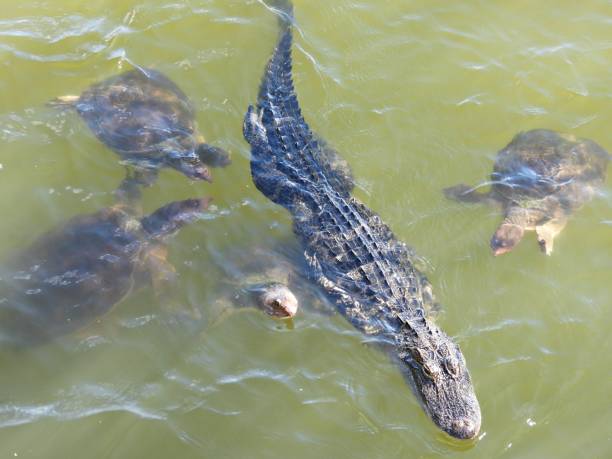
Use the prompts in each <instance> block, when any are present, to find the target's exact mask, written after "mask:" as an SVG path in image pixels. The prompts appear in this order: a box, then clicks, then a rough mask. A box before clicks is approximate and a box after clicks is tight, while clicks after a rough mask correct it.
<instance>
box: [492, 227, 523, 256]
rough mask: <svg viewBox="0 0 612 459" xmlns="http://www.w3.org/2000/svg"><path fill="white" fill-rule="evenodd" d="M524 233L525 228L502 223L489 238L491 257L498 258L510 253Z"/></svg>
mask: <svg viewBox="0 0 612 459" xmlns="http://www.w3.org/2000/svg"><path fill="white" fill-rule="evenodd" d="M524 233H525V228H524V227H523V226H521V225H517V224H516V223H507V222H504V223H502V224H501V225H499V227H498V228H497V231H495V234H494V235H493V237H492V238H491V250H492V251H493V255H495V256H498V255H502V254H504V253H507V252H510V251H511V250H512V249H514V247H515V246H516V245H517V244H518V243H519V242H520V240H521V239H522V238H523V234H524Z"/></svg>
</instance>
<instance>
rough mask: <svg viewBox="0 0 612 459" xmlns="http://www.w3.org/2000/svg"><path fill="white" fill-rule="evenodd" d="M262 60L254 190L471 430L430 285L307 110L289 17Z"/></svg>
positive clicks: (476, 413) (440, 421) (468, 395)
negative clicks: (434, 316)
mask: <svg viewBox="0 0 612 459" xmlns="http://www.w3.org/2000/svg"><path fill="white" fill-rule="evenodd" d="M282 15H283V17H284V19H282V20H281V25H282V30H281V34H280V39H279V42H278V44H277V47H276V50H275V52H274V54H273V55H272V57H271V59H270V61H269V63H268V66H267V68H266V71H265V74H264V77H263V81H262V83H261V88H260V92H259V98H258V102H257V108H254V107H252V106H251V107H249V109H248V112H247V114H246V117H245V121H244V136H245V139H246V140H247V141H248V143H249V144H250V145H251V154H252V158H251V173H252V176H253V180H254V182H255V185H256V186H257V188H258V189H259V190H260V191H261V192H262V193H263V194H264V195H265V196H267V197H268V198H269V199H271V200H272V201H274V202H275V203H277V204H280V205H281V206H283V207H285V208H286V209H287V210H288V211H289V212H290V213H291V215H292V216H293V222H294V231H295V233H296V235H297V236H298V238H299V239H300V241H301V243H302V244H303V246H304V248H305V256H306V258H307V260H308V262H309V264H310V267H311V268H312V273H313V277H314V278H315V279H316V281H317V282H318V283H319V284H320V285H321V286H322V287H323V289H325V291H326V292H327V293H328V294H329V295H330V296H332V297H333V298H334V300H335V303H336V305H337V308H338V310H339V312H340V313H342V314H343V315H344V317H346V319H347V320H348V321H349V322H350V323H351V324H352V325H353V326H355V327H356V328H357V329H359V330H361V331H362V332H363V333H365V334H368V335H370V336H377V337H380V338H381V340H383V341H385V342H387V343H390V344H391V346H387V347H388V348H390V354H391V355H392V357H393V358H394V359H396V360H397V361H399V362H400V366H401V367H402V369H403V373H404V375H405V376H406V378H407V379H408V381H409V382H410V383H411V386H412V387H413V388H414V390H415V392H416V394H417V395H418V397H419V398H420V400H421V402H422V406H423V407H424V409H425V411H426V412H427V414H428V415H429V416H430V417H431V418H432V420H433V421H434V423H435V424H436V425H438V426H439V427H440V428H441V429H442V430H444V431H445V432H447V433H448V434H450V435H451V436H453V437H456V438H461V439H469V438H473V437H474V436H476V435H477V434H478V431H479V429H480V419H481V418H480V407H479V404H478V400H477V399H476V396H475V394H474V389H473V387H472V384H471V381H470V376H469V373H468V370H467V367H466V364H465V360H464V358H463V355H462V353H461V351H460V350H459V347H458V346H457V345H456V344H455V343H454V342H453V341H452V340H451V339H450V338H449V337H448V336H447V335H446V334H445V333H444V332H443V331H441V330H440V329H439V328H438V327H437V326H436V325H435V324H434V323H433V322H432V321H431V320H430V319H429V318H428V317H427V308H426V306H427V305H428V304H431V303H432V302H433V295H432V293H431V285H430V284H429V282H428V281H427V279H426V278H425V276H424V275H423V274H422V273H420V272H419V271H418V270H417V269H416V268H415V266H414V264H413V261H412V259H413V254H412V253H411V251H410V250H409V249H408V248H407V247H406V245H405V244H404V243H402V242H400V241H398V240H397V239H396V238H395V237H394V235H393V233H392V232H391V230H390V229H389V227H388V226H387V225H386V224H385V223H384V222H383V221H382V220H381V218H380V217H379V216H378V215H376V214H375V213H373V212H372V211H371V210H370V209H368V208H367V207H366V206H365V205H363V204H362V203H361V202H359V201H358V200H357V199H355V198H354V197H352V196H351V195H350V193H351V189H352V182H351V179H350V177H351V174H350V172H349V171H347V170H346V168H345V167H344V166H343V163H342V161H341V159H340V158H339V157H338V156H337V154H336V153H335V151H333V150H331V149H330V148H328V147H327V146H326V145H325V144H324V142H323V141H321V140H320V139H319V138H318V137H317V136H316V135H315V134H314V133H313V132H312V131H311V130H310V128H309V127H308V124H307V123H306V122H305V120H304V118H303V117H302V115H301V111H300V107H299V105H298V100H297V96H296V93H295V90H294V87H293V81H292V75H291V71H292V69H291V67H292V63H291V41H292V35H291V15H290V14H287V13H282Z"/></svg>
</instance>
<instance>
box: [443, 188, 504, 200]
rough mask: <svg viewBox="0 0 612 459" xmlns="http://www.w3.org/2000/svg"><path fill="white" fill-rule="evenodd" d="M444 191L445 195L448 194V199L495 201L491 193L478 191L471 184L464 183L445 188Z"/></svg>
mask: <svg viewBox="0 0 612 459" xmlns="http://www.w3.org/2000/svg"><path fill="white" fill-rule="evenodd" d="M443 191H444V196H446V197H447V198H448V199H453V200H455V201H459V202H469V203H479V202H482V203H489V202H491V201H494V199H493V198H492V197H491V194H490V193H483V192H481V191H476V189H475V187H471V186H469V185H464V184H460V185H455V186H451V187H449V188H444V190H443Z"/></svg>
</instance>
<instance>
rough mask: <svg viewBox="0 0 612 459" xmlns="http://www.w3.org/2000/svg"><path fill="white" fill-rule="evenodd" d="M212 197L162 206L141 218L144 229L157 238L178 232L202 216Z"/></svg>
mask: <svg viewBox="0 0 612 459" xmlns="http://www.w3.org/2000/svg"><path fill="white" fill-rule="evenodd" d="M210 200H211V199H210V198H200V199H185V200H184V201H175V202H171V203H170V204H166V205H165V206H163V207H160V208H159V209H157V210H156V211H155V212H153V213H152V214H151V215H149V216H147V217H144V218H143V219H142V220H141V223H142V227H143V229H144V230H145V231H146V232H147V233H148V234H150V235H151V236H152V237H155V238H163V237H166V236H170V235H172V234H174V233H176V232H177V231H178V230H179V229H181V228H182V227H183V226H185V225H186V224H187V223H191V222H193V221H194V220H197V219H198V218H200V216H201V214H202V212H204V211H205V210H206V209H207V208H208V204H209V203H210Z"/></svg>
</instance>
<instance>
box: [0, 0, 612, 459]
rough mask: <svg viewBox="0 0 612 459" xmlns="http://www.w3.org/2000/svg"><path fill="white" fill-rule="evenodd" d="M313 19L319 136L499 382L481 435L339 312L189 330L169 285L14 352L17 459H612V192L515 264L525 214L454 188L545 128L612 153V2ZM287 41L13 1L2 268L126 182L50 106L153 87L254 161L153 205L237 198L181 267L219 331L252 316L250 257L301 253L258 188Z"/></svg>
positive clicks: (306, 75)
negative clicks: (165, 85)
mask: <svg viewBox="0 0 612 459" xmlns="http://www.w3.org/2000/svg"><path fill="white" fill-rule="evenodd" d="M295 10H296V20H297V27H298V29H299V30H298V31H297V33H296V34H295V35H296V43H295V46H294V56H295V80H296V87H297V91H298V94H299V97H300V100H301V104H302V107H303V111H304V113H305V116H306V118H307V120H308V121H309V122H310V124H311V126H312V127H313V128H314V129H315V130H316V131H318V132H319V133H320V134H321V135H322V136H323V137H324V138H326V139H327V140H328V141H329V142H330V143H331V144H333V145H334V146H335V147H336V148H337V149H338V150H339V151H340V152H342V154H343V155H344V157H345V158H346V159H347V160H348V161H349V163H350V164H351V166H352V167H353V169H354V172H355V175H356V177H357V181H358V190H357V192H356V193H357V195H358V196H359V197H360V198H361V199H362V200H363V201H364V202H365V203H366V204H367V205H369V206H370V207H371V208H372V209H374V210H376V211H377V212H379V213H380V214H381V215H382V216H383V218H384V219H385V220H386V221H387V222H388V223H389V224H390V225H391V226H392V228H393V229H394V231H395V232H396V234H397V235H398V236H399V237H400V238H401V239H403V240H405V241H406V242H408V243H409V244H411V245H412V246H413V247H415V248H416V249H417V251H418V252H419V253H420V254H421V255H422V256H423V257H424V259H425V260H426V264H427V265H428V274H429V277H430V278H431V280H432V282H433V284H434V289H435V291H436V293H437V296H438V297H439V299H440V300H441V302H442V303H443V306H444V308H443V311H442V312H441V314H440V316H439V318H438V321H439V323H440V325H441V327H442V328H443V329H444V330H446V331H447V332H448V333H449V334H451V335H452V336H454V337H455V338H456V340H457V341H458V342H459V343H460V344H461V346H462V349H463V351H464V354H465V356H466V359H467V361H468V365H469V368H470V370H471V373H472V378H473V380H474V383H475V386H476V391H477V394H478V397H479V400H480V404H481V407H482V415H483V425H482V431H481V435H480V437H479V439H478V440H477V441H475V442H473V443H468V444H465V443H461V442H458V441H453V440H451V439H449V438H448V437H446V436H444V435H443V434H442V433H440V432H439V431H438V430H437V429H436V428H435V427H434V426H433V424H432V423H431V422H430V421H429V420H428V418H427V417H426V416H425V415H424V413H423V412H422V410H421V409H420V407H419V406H418V404H417V402H416V400H415V398H414V396H413V395H412V393H411V392H410V390H409V389H408V387H407V386H406V385H405V383H404V381H403V379H402V377H401V375H400V373H399V371H397V369H396V368H395V367H394V366H393V365H392V364H391V363H390V362H389V361H388V359H387V358H386V357H385V356H384V355H383V354H381V353H380V352H379V351H378V350H377V349H376V348H375V347H372V346H370V345H368V344H367V343H364V338H363V337H362V336H361V335H360V334H359V333H357V332H356V331H354V329H353V328H352V327H351V326H350V325H348V324H347V323H346V322H345V321H344V320H343V319H342V318H341V317H339V316H337V315H336V316H333V315H332V316H329V315H326V314H321V313H317V312H314V311H310V310H308V308H307V304H304V308H303V309H302V311H301V313H300V315H299V316H298V317H297V318H296V319H295V320H294V323H293V327H287V326H285V325H284V324H282V323H280V322H276V321H273V320H271V319H270V318H268V317H266V316H265V315H263V314H262V313H258V312H255V311H245V312H244V313H241V314H234V315H232V316H230V317H229V318H227V319H226V320H223V321H221V322H219V323H217V324H216V325H215V326H212V327H206V326H204V325H200V324H198V325H189V324H184V323H182V322H180V321H179V322H176V321H172V320H168V317H169V316H168V314H167V313H165V312H164V305H163V304H161V302H160V301H159V300H158V299H157V298H156V297H155V295H154V294H153V293H152V292H150V291H149V290H143V291H140V292H137V293H136V294H134V295H133V296H132V297H131V298H129V299H128V300H127V301H125V302H123V303H122V304H120V305H119V306H118V307H117V308H116V309H115V310H114V311H113V312H112V313H111V314H109V315H108V316H106V317H104V319H103V320H102V321H101V323H100V324H98V325H96V326H95V327H92V328H89V329H87V330H83V331H82V332H81V333H77V334H75V335H73V336H69V337H66V338H65V339H62V340H60V341H59V342H57V343H52V344H48V345H46V346H42V347H39V348H36V349H33V350H29V351H21V352H13V351H7V350H2V351H0V365H1V371H0V457H45V458H55V457H58V458H59V457H149V458H155V457H160V458H161V457H182V458H188V457H223V458H225V457H227V458H245V457H249V458H251V457H252V458H281V457H288V456H291V457H292V458H312V457H325V458H327V457H330V458H331V457H334V458H335V457H341V458H345V457H346V458H349V457H350V458H375V457H376V458H378V457H380V458H383V457H384V458H393V457H397V458H399V457H409V458H417V457H455V456H457V457H465V458H468V457H469V458H472V457H474V458H494V457H516V458H544V457H562V458H574V457H585V458H587V457H588V458H604V457H610V455H612V430H611V429H610V424H611V423H612V405H611V403H610V394H611V393H612V374H611V369H612V341H611V340H610V338H609V330H610V325H611V324H612V308H611V306H612V304H611V299H610V298H611V293H612V286H611V285H612V284H611V283H610V280H611V276H612V254H611V249H612V245H611V241H612V195H611V194H610V185H609V183H610V182H609V180H608V184H607V186H606V187H605V189H604V190H603V193H602V196H601V197H599V198H598V199H597V200H595V201H593V202H592V203H591V204H589V205H587V206H586V207H585V208H584V209H582V210H581V211H580V212H579V213H578V214H577V215H576V216H575V218H574V219H573V220H572V221H571V222H570V224H569V225H568V227H567V229H566V230H565V231H564V232H563V233H562V235H561V236H560V237H559V239H558V241H557V244H556V247H555V250H556V252H555V253H554V254H553V256H552V257H549V258H547V257H545V256H543V255H542V254H540V253H539V252H538V250H537V245H536V242H535V238H534V237H533V234H529V235H528V237H527V238H526V240H525V241H523V243H522V244H521V245H520V246H519V248H518V249H517V250H515V251H514V252H513V253H511V254H509V255H507V256H504V257H501V258H497V259H494V258H493V257H492V256H491V255H490V253H489V250H488V239H489V237H490V235H491V233H492V232H493V229H494V227H495V226H496V223H497V222H498V219H499V216H498V215H496V214H495V212H494V211H493V210H490V209H486V208H483V207H467V206H461V205H458V204H455V203H451V202H447V201H446V200H445V199H444V198H443V197H442V195H441V192H440V190H441V189H442V188H444V187H445V186H449V185H452V184H455V183H457V182H461V181H468V182H471V183H474V182H477V181H479V180H482V179H484V178H485V177H486V176H487V174H488V173H489V171H490V168H491V165H492V159H493V157H494V154H495V152H496V151H497V150H498V149H499V148H501V147H502V146H504V145H505V144H506V143H507V142H508V141H509V140H510V138H511V137H512V135H513V134H514V133H516V132H517V131H519V130H527V129H531V128H537V127H546V128H551V129H556V130H560V131H569V132H572V133H575V134H577V135H580V136H584V137H589V138H592V139H594V140H596V141H597V142H599V143H600V144H601V145H602V146H604V148H607V149H608V150H610V149H612V134H611V133H610V116H611V115H610V113H611V111H610V107H611V104H610V102H611V100H612V89H611V86H610V82H611V81H612V70H611V69H612V66H611V63H612V39H611V37H612V35H611V33H610V31H611V27H612V5H611V4H610V2H609V1H596V0H586V1H583V2H575V1H565V0H564V1H560V0H555V1H539V2H533V1H526V0H519V1H513V2H502V1H480V2H478V1H471V2H442V1H433V2H432V1H409V2H399V1H397V2H391V1H386V2H383V1H378V2H375V1H369V2H368V1H345V0H339V1H334V2H325V1H314V0H309V1H302V0H296V1H295ZM275 38H276V24H275V18H274V17H273V15H272V13H271V12H270V11H268V10H267V9H266V7H265V6H264V4H263V3H261V2H259V1H234V0H232V1H213V0H209V1H207V0H199V1H196V0H194V1H183V0H180V1H176V2H170V1H165V0H164V1H151V2H146V3H145V2H142V3H138V2H134V1H129V0H128V1H123V0H122V1H101V0H97V1H91V2H81V1H76V0H57V1H23V2H8V1H4V2H3V4H2V9H1V13H0V65H1V68H2V78H0V142H1V143H0V145H1V152H0V164H1V165H2V166H1V169H0V196H1V198H0V215H2V218H1V219H0V231H1V234H2V235H3V237H2V240H1V241H0V258H1V259H3V260H4V259H6V258H8V257H10V254H11V253H12V252H14V251H16V250H18V249H20V248H23V247H26V246H27V245H28V244H30V243H31V242H32V241H33V240H34V239H35V238H36V237H37V236H38V235H40V234H41V233H42V232H44V231H45V230H47V229H49V228H52V227H53V226H55V225H57V224H60V223H61V222H63V221H65V220H66V219H67V218H69V217H70V216H73V215H76V214H82V213H90V212H93V211H95V210H97V209H99V208H101V207H104V206H107V205H110V204H111V203H112V190H113V189H114V188H115V186H116V185H117V184H118V182H119V181H120V179H121V178H122V175H123V169H122V167H121V166H120V165H119V164H118V161H117V157H116V156H115V155H114V154H112V153H111V152H110V151H108V150H107V149H106V147H104V146H103V145H102V144H100V143H99V142H98V141H97V140H96V139H95V138H94V137H93V135H92V134H91V133H90V132H89V131H88V130H87V128H86V127H85V124H84V123H83V122H82V121H81V120H80V119H79V118H78V117H77V116H76V115H75V114H72V113H69V112H64V113H62V112H57V111H54V110H52V109H50V108H47V107H45V102H46V101H48V100H49V99H51V98H53V97H55V96H57V95H60V94H66V93H78V92H80V91H81V90H82V89H84V88H85V87H86V86H88V85H89V84H91V83H92V82H95V81H98V80H100V79H102V78H105V77H107V76H110V75H113V74H116V73H118V72H120V71H121V70H124V69H129V68H131V65H132V64H137V65H144V66H151V67H154V68H157V69H159V70H161V71H162V72H164V73H166V74H167V75H168V76H169V77H170V78H172V79H173V80H174V81H175V82H176V83H177V84H178V85H179V86H180V87H181V88H182V89H183V90H184V91H185V92H186V93H187V94H188V95H189V96H190V97H191V98H192V100H193V102H194V105H195V106H196V108H197V111H198V122H199V124H200V126H201V128H202V131H203V132H204V134H205V135H206V137H207V139H208V140H209V141H210V142H212V143H214V144H216V145H219V146H222V147H224V148H227V149H229V150H231V152H232V154H233V159H234V163H233V165H232V166H230V167H229V168H227V169H225V170H218V171H215V183H214V184H212V185H209V184H203V183H190V182H189V181H187V180H186V179H184V178H183V177H182V176H180V175H179V174H178V173H176V172H173V171H164V172H163V173H162V174H161V177H160V180H159V181H158V182H157V184H156V185H155V186H154V187H153V188H150V189H148V190H146V191H145V196H144V200H145V207H146V208H147V209H148V210H149V209H150V210H153V209H155V208H156V207H158V206H159V205H162V204H165V203H166V202H169V201H172V200H176V199H180V198H186V197H191V196H202V195H210V196H213V197H214V199H215V203H216V206H217V208H216V210H215V211H213V212H211V213H210V218H209V219H208V220H206V221H201V222H198V223H196V224H194V225H192V226H191V227H189V228H186V229H185V230H184V231H182V232H181V233H180V234H179V235H178V236H177V237H176V238H175V239H174V240H173V241H172V243H171V246H170V249H171V259H172V261H173V263H174V264H175V266H176V267H177V270H178V272H179V278H178V281H177V286H176V292H175V293H174V296H175V297H176V298H175V300H176V302H178V303H180V304H183V305H191V306H192V307H195V308H197V309H198V310H200V311H201V313H202V314H203V315H204V317H207V318H208V317H210V314H211V312H210V311H211V310H213V309H215V304H216V303H218V301H217V299H218V298H219V297H220V296H223V295H227V292H226V291H224V290H223V288H221V287H220V286H219V285H220V283H219V280H220V279H222V278H224V277H226V276H227V275H226V273H227V271H228V266H230V267H231V265H232V263H233V261H232V260H231V259H229V258H230V257H229V256H228V257H226V256H225V254H229V253H231V254H232V257H236V256H237V254H238V258H240V256H239V254H241V253H243V254H245V255H243V256H244V257H247V258H248V257H249V253H251V252H250V251H251V250H252V248H253V247H255V246H258V247H264V249H266V250H272V249H274V248H277V247H278V246H283V247H286V246H289V247H290V246H291V245H292V243H293V239H292V238H293V236H292V233H291V226H290V220H289V218H288V215H287V214H286V213H285V212H284V211H283V210H282V209H280V208H277V207H275V206H274V205H272V204H271V203H270V202H269V201H267V200H266V199H265V198H264V197H263V196H261V195H260V194H259V193H258V192H257V190H255V188H254V186H253V185H252V183H251V180H250V175H249V170H248V149H247V146H246V144H245V142H244V141H243V140H242V134H241V124H242V117H243V114H244V112H245V109H246V106H247V105H248V104H249V103H250V102H253V101H254V100H255V97H256V91H257V87H258V83H259V80H260V76H261V73H262V70H263V67H264V64H265V62H266V59H267V58H268V56H269V54H270V52H271V50H272V48H273V46H274V42H275ZM304 288H305V289H306V288H307V287H306V286H305V287H304ZM226 290H227V289H226ZM306 298H308V296H306ZM305 303H309V301H308V300H306V301H305ZM205 322H206V321H205Z"/></svg>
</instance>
